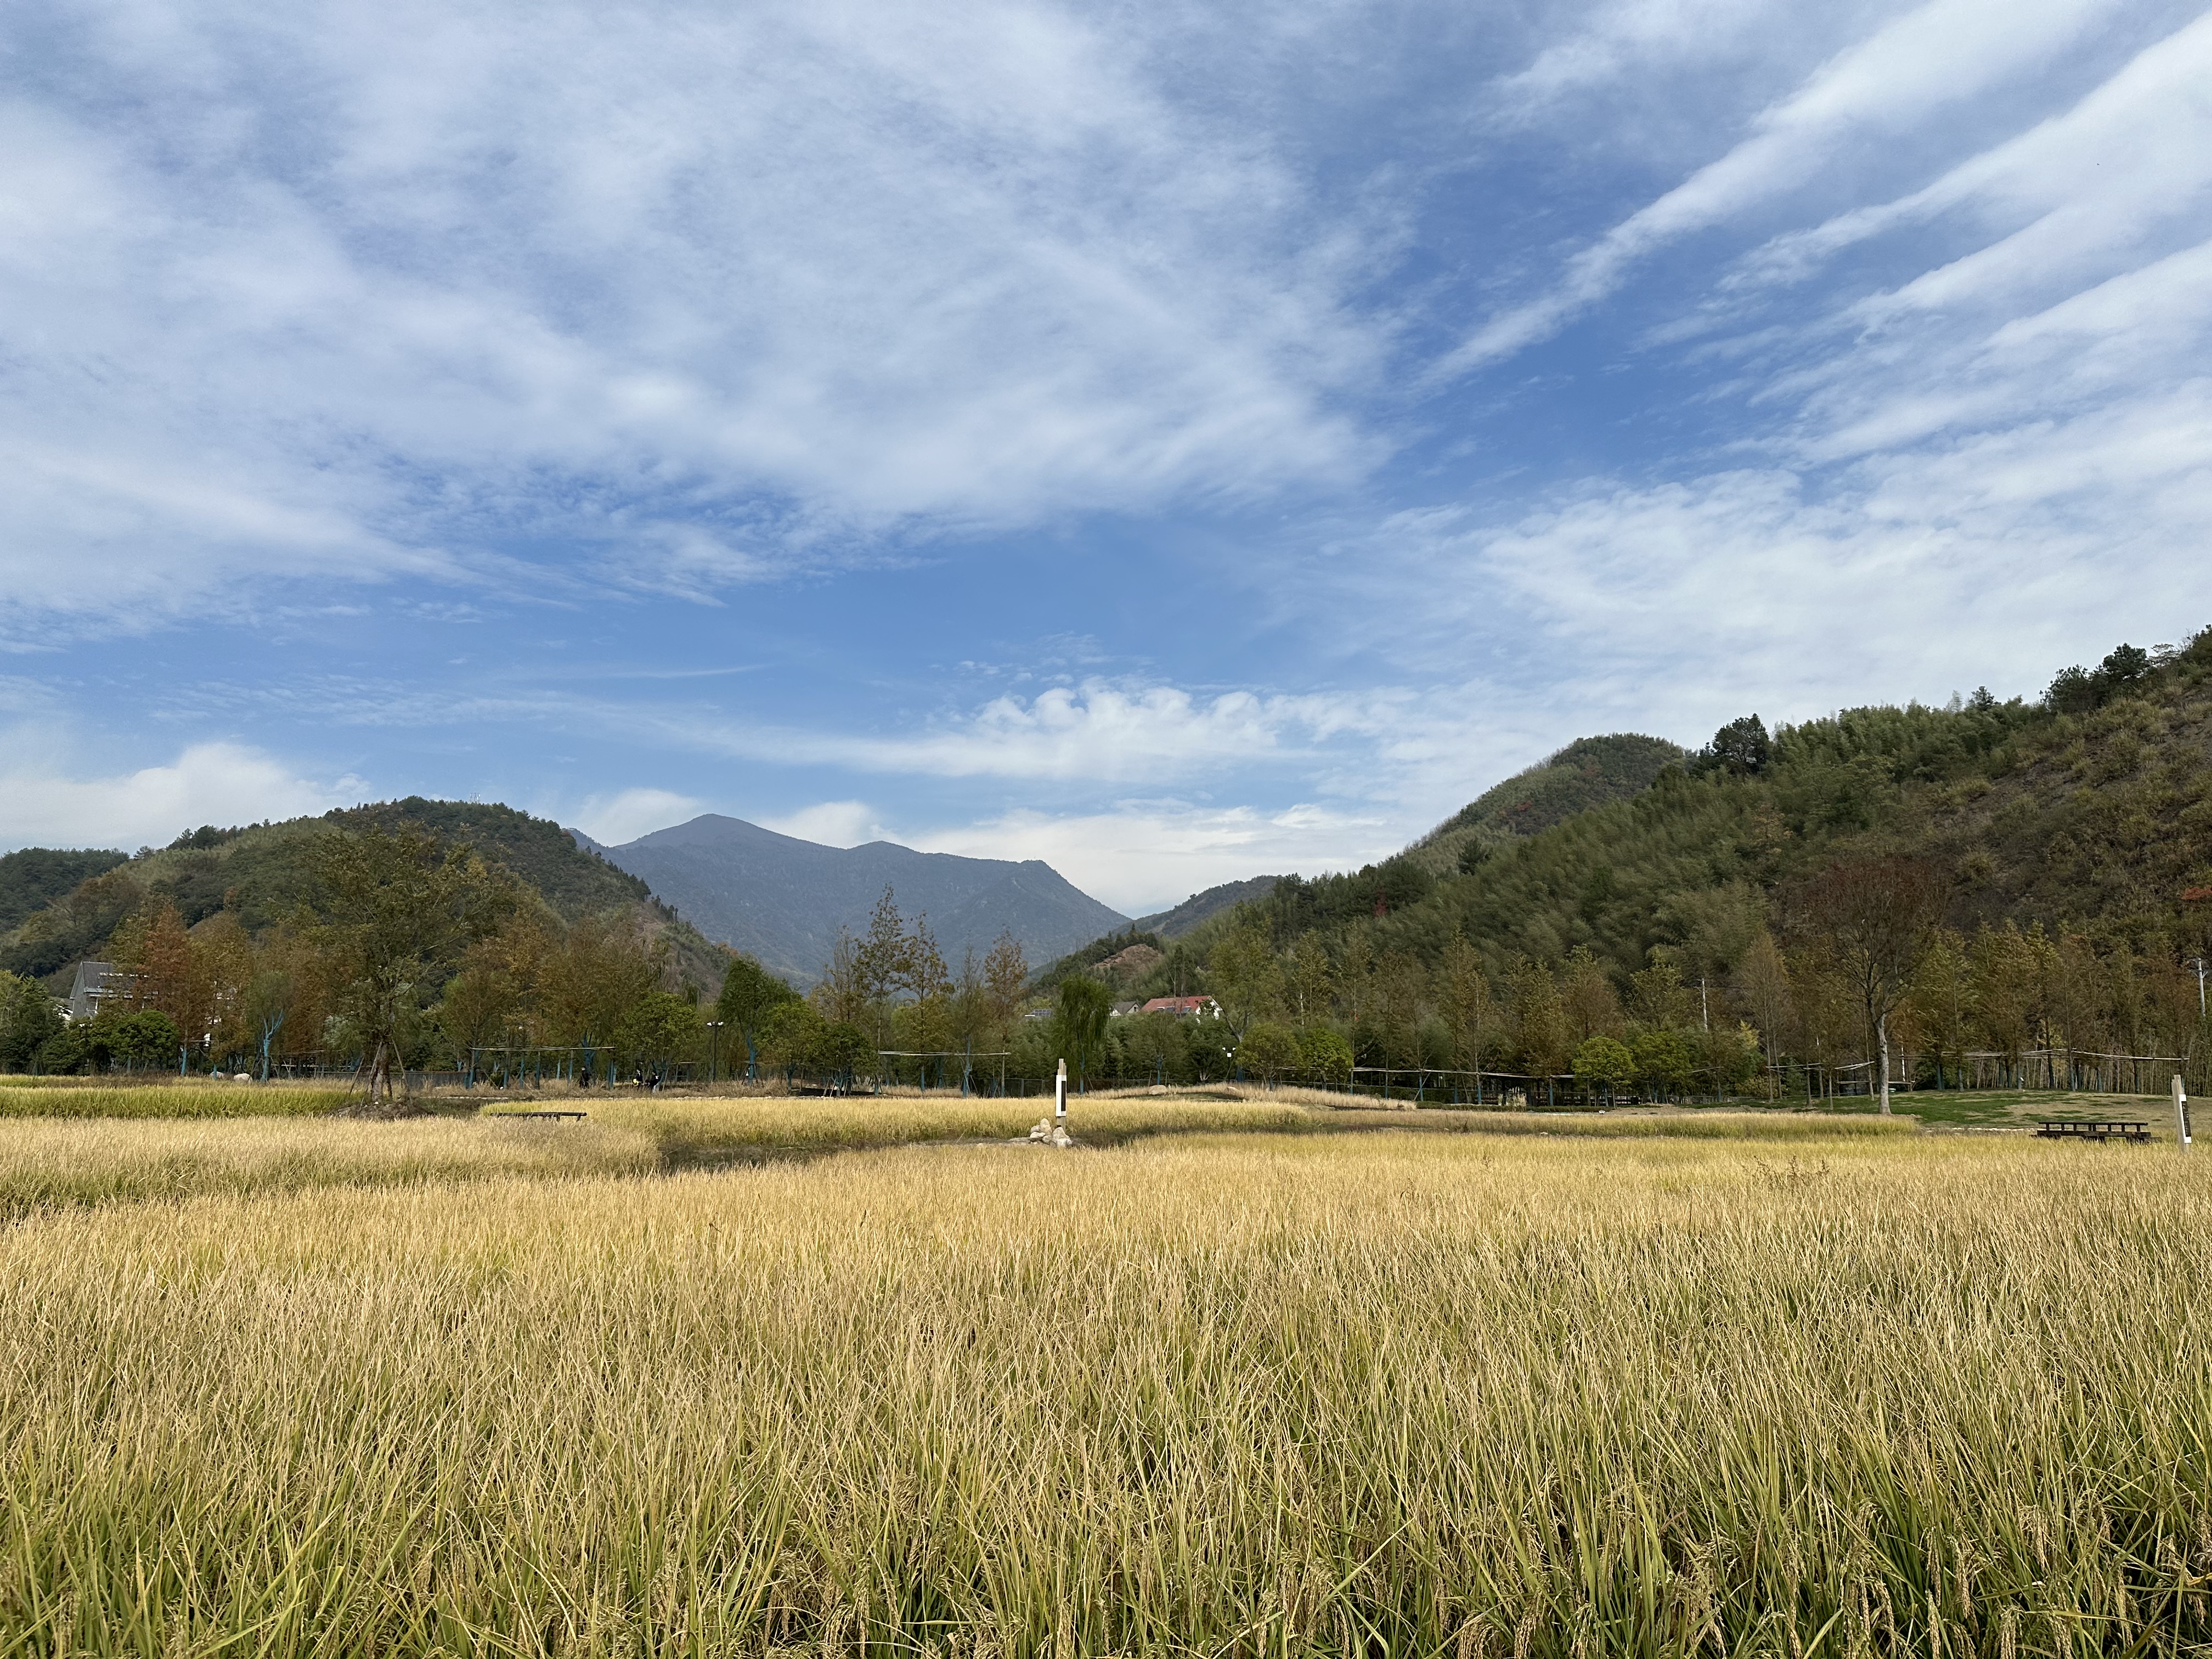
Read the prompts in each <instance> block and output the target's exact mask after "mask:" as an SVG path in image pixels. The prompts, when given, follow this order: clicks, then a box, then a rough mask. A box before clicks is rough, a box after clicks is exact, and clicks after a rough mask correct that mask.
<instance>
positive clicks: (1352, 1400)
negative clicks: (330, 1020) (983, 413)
mask: <svg viewBox="0 0 2212 1659" xmlns="http://www.w3.org/2000/svg"><path fill="white" fill-rule="evenodd" d="M683 1104H684V1103H653V1102H650V1101H648V1102H642V1103H636V1105H635V1109H636V1110H637V1111H639V1112H641V1113H647V1114H649V1113H651V1112H653V1111H657V1110H661V1109H665V1108H666V1107H668V1106H671V1105H674V1106H682V1105H683ZM834 1104H836V1105H837V1106H838V1107H839V1108H840V1109H842V1107H843V1104H844V1103H834ZM917 1104H919V1105H923V1106H927V1108H928V1109H930V1110H931V1111H937V1110H939V1108H938V1106H937V1104H936V1103H917ZM1008 1104H1009V1105H1019V1104H1021V1103H1008ZM769 1105H771V1106H780V1107H781V1109H782V1110H784V1111H785V1112H786V1113H787V1115H796V1114H798V1113H799V1112H801V1111H805V1112H809V1113H811V1112H816V1111H818V1110H820V1109H821V1108H820V1107H817V1106H816V1105H814V1104H812V1103H807V1104H805V1105H804V1106H802V1105H800V1104H799V1103H789V1104H787V1105H786V1104H783V1103H769ZM1033 1109H1034V1108H1033V1105H1032V1106H1030V1108H1029V1109H1024V1110H1022V1111H1018V1112H1017V1113H1016V1114H1015V1117H1016V1120H1017V1121H1016V1123H1015V1125H1014V1128H1015V1129H1018V1128H1024V1127H1026V1122H1027V1121H1034V1116H1033V1115H1032V1114H1033ZM1127 1109H1128V1110H1131V1111H1137V1110H1141V1109H1143V1108H1142V1107H1141V1105H1140V1104H1139V1103H1129V1104H1128V1105H1127ZM1160 1109H1161V1107H1160V1105H1159V1104H1158V1103H1155V1104H1154V1105H1153V1106H1152V1110H1154V1111H1155V1112H1157V1111H1158V1110H1160ZM610 1115H612V1114H610ZM1024 1120H1025V1121H1024ZM969 1121H972V1120H962V1122H963V1123H964V1122H969ZM930 1127H944V1125H943V1122H942V1121H941V1120H936V1121H933V1122H932V1124H931V1126H930ZM587 1129H588V1135H587V1134H586V1133H583V1132H579V1131H578V1130H576V1129H575V1128H574V1126H566V1127H562V1128H560V1129H558V1130H552V1129H549V1128H547V1127H525V1126H520V1125H500V1124H496V1123H490V1122H486V1121H481V1120H479V1121H441V1122H428V1123H420V1122H418V1123H403V1124H353V1123H345V1122H324V1123H300V1122H289V1121H241V1122H234V1123H230V1124H202V1123H179V1124H149V1123H143V1122H134V1123H111V1124H85V1123H70V1124H53V1123H47V1124H40V1125H30V1124H24V1123H9V1124H8V1125H5V1126H0V1140H9V1139H15V1138H16V1137H18V1136H19V1135H21V1133H24V1132H25V1131H27V1130H31V1131H35V1132H36V1133H75V1134H81V1135H82V1134H90V1133H94V1132H98V1133H110V1134H112V1135H114V1136H116V1137H118V1138H117V1139H106V1140H100V1139H81V1140H78V1141H76V1142H73V1143H70V1145H71V1146H72V1148H73V1152H72V1158H73V1159H74V1161H75V1162H76V1163H78V1164H83V1165H86V1166H88V1167H97V1166H100V1165H103V1164H121V1163H125V1162H127V1161H128V1158H129V1145H130V1140H131V1137H133V1136H139V1137H144V1136H147V1135H149V1133H174V1134H179V1135H182V1134H208V1135H210V1136H213V1137H215V1138H216V1140H217V1141H219V1139H220V1138H221V1137H222V1135H225V1134H229V1135H234V1136H237V1137H240V1139H239V1141H238V1143H237V1146H238V1147H240V1148H243V1147H245V1146H246V1145H247V1143H248V1142H249V1141H250V1140H251V1139H252V1137H256V1136H267V1135H278V1136H281V1135H284V1134H288V1133H297V1132H300V1131H303V1130H319V1131H326V1132H328V1133H329V1134H330V1135H331V1137H333V1138H334V1139H332V1141H331V1144H330V1146H328V1147H326V1148H325V1151H324V1152H323V1153H322V1155H323V1156H325V1157H327V1158H337V1157H338V1156H339V1146H340V1143H342V1142H349V1143H350V1146H351V1151H350V1153H349V1156H351V1157H352V1158H354V1160H355V1162H354V1164H353V1165H352V1167H353V1169H354V1170H355V1172H356V1174H355V1176H354V1178H353V1179H351V1180H350V1181H349V1182H347V1183H342V1184H335V1185H321V1186H319V1187H318V1188H317V1189H315V1190H298V1191H285V1190H282V1189H281V1183H273V1182H272V1183H269V1184H266V1185H265V1186H264V1188H261V1189H258V1190H251V1189H246V1188H231V1189H228V1190H210V1191H204V1192H202V1193H201V1194H200V1195H197V1196H191V1197H173V1198H170V1199H168V1200H166V1201H158V1202H149V1201H132V1200H117V1201H91V1200H87V1199H86V1198H84V1197H82V1195H80V1196H76V1197H71V1198H69V1199H67V1200H65V1201H57V1202H53V1203H47V1204H33V1205H30V1206H25V1207H23V1208H21V1209H19V1210H18V1211H17V1212H16V1218H15V1220H14V1221H13V1222H12V1223H11V1224H10V1225H7V1226H6V1227H5V1228H4V1229H0V1505H3V1506H4V1513H0V1655H9V1656H13V1655H16V1654H24V1655H32V1654H36V1655H48V1654H59V1653H64V1652H66V1653H73V1654H74V1653H101V1654H131V1655H149V1656H150V1655H157V1654H158V1655H164V1656H166V1655H188V1654H202V1655H210V1656H212V1655H216V1654H224V1655H228V1654H264V1655H310V1654H312V1655H325V1654H329V1655H372V1654H374V1655H417V1654H422V1655H427V1654H453V1655H461V1654H470V1655H476V1654H485V1655H490V1654H500V1655H510V1654H523V1653H526V1654H533V1655H538V1654H575V1655H586V1654H588V1655H609V1656H612V1655H652V1656H676V1655H687V1656H698V1655H709V1654H732V1655H735V1654H746V1655H751V1654H768V1653H771V1652H778V1651H780V1652H783V1653H786V1654H790V1655H797V1654H800V1653H805V1654H807V1655H810V1656H824V1659H826V1656H833V1655H860V1654H863V1653H866V1654H870V1655H875V1656H890V1655H895V1654H896V1655H909V1654H910V1655H917V1656H919V1655H929V1654H936V1655H944V1656H951V1655H959V1656H963V1659H985V1656H996V1659H1012V1656H1020V1655H1052V1656H1075V1655H1085V1656H1093V1655H1108V1654H1118V1655H1131V1656H1134V1655H1177V1656H1182V1655H1191V1654H1242V1655H1250V1656H1255V1659H1256V1656H1263V1655H1264V1656H1291V1655H1312V1656H1321V1655H1327V1656H1332V1659H1339V1656H1345V1655H1357V1656H1362V1659H1369V1656H1384V1655H1388V1656H1392V1659H1397V1656H1413V1655H1437V1656H1449V1659H1476V1656H1480V1659H1553V1656H1557V1659H1583V1656H1597V1655H1612V1654H1620V1655H1637V1656H1665V1655H1685V1656H1687V1655H1691V1654H1713V1655H1735V1654H1743V1655H1753V1654H1769V1655H1774V1656H1790V1659H1797V1656H1809V1655H1816V1654H1832V1655H1838V1656H1848V1655H1852V1654H1864V1653H1880V1654H1884V1655H1889V1654H1897V1655H1906V1654H1910V1655H1916V1656H1931V1659H1948V1656H1961V1655H1970V1654H1985V1655H1990V1656H1994V1659H2018V1656H2022V1655H2030V1654H2051V1655H2058V1654H2064V1655H2069V1656H2074V1655H2087V1654H2089V1653H2099V1652H2110V1653H2130V1652H2132V1653H2166V1652H2180V1651H2187V1650H2197V1649H2201V1648H2202V1647H2203V1645H2204V1644H2206V1643H2207V1642H2208V1640H2212V1612H2208V1608H2207V1606H2206V1601H2205V1596H2206V1593H2207V1589H2208V1588H2212V1586H2208V1584H2207V1580H2208V1578H2212V1444H2208V1440H2212V1298H2208V1296H2207V1294H2206V1291H2205V1290H2204V1288H2203V1287H2204V1274H2205V1265H2206V1263H2207V1262H2208V1261H2212V1191H2208V1177H2207V1175H2206V1174H2205V1170H2206V1168H2207V1166H2206V1165H2205V1164H2203V1162H2202V1161H2201V1160H2198V1159H2197V1158H2193V1157H2191V1156H2185V1155H2183V1154H2180V1153H2179V1152H2175V1151H2174V1150H2173V1149H2172V1148H2171V1147H2159V1148H2149V1149H2125V1148H2119V1147H2109V1148H2103V1147H2093V1146H2084V1147H2072V1146H2045V1145H2039V1144H2037V1143H2034V1142H2033V1141H2030V1140H2027V1139H2021V1138H2018V1137H2003V1138H1999V1137H1980V1138H1969V1137H1932V1136H1929V1137H1915V1136H1911V1135H1909V1134H1904V1133H1895V1132H1887V1133H1874V1134H1869V1135H1861V1136H1855V1137H1850V1138H1845V1137H1842V1136H1810V1135H1808V1134H1805V1133H1802V1131H1800V1132H1796V1133H1793V1134H1791V1135H1790V1137H1789V1138H1786V1139H1785V1138H1771V1139H1770V1138H1762V1137H1757V1136H1753V1135H1748V1134H1738V1135H1735V1136H1733V1137H1731V1138H1725V1139H1717V1138H1711V1137H1700V1136H1686V1135H1681V1134H1679V1133H1678V1134H1670V1135H1651V1134H1647V1135H1643V1136H1638V1137H1629V1136H1625V1135H1622V1136H1613V1137H1607V1138H1599V1137H1595V1136H1566V1135H1557V1134H1554V1135H1551V1136H1545V1135H1541V1134H1535V1133H1529V1134H1517V1135H1504V1136H1492V1135H1482V1134H1473V1133H1468V1134H1456V1133H1455V1134H1413V1133H1376V1134H1345V1135H1317V1134H1303V1133H1289V1134H1285V1133H1189V1134H1185V1135H1182V1136H1178V1137H1172V1138H1168V1137H1161V1138H1148V1139H1139V1140H1135V1141H1133V1142H1130V1143H1129V1144H1127V1145H1125V1146H1120V1147H1117V1148H1115V1149H1114V1150H1109V1151H1092V1152H1075V1153H1055V1152H1041V1151H1035V1150H1030V1149H1015V1148H1012V1147H1008V1146H910V1147H907V1148H904V1149H899V1150H890V1151H879V1152H855V1153H847V1154H841V1155H837V1156H833V1157H828V1158H821V1159H819V1160H817V1161H814V1162H811V1163H799V1162H769V1163H759V1164H748V1165H746V1166H744V1167H737V1168H732V1169H729V1170H722V1171H717V1172H695V1173H686V1174H678V1175H674V1176H670V1175H665V1174H656V1175H641V1174H630V1173H613V1174H610V1173H604V1172H597V1171H594V1170H592V1168H591V1167H590V1166H591V1165H592V1162H593V1161H594V1159H597V1158H609V1159H614V1160H617V1166H618V1167H622V1166H619V1160H620V1159H621V1158H625V1157H629V1158H634V1159H635V1162H634V1163H633V1164H631V1165H629V1166H627V1167H629V1168H633V1169H637V1170H643V1169H646V1168H648V1167H650V1168H658V1167H659V1152H658V1148H659V1146H663V1145H665V1144H673V1143H674V1141H675V1140H677V1139H682V1137H683V1135H685V1134H688V1135H690V1136H692V1138H693V1140H694V1141H696V1139H698V1138H699V1132H698V1130H697V1128H696V1125H695V1126H693V1127H690V1128H688V1129H686V1128H684V1127H683V1126H682V1125H678V1126H677V1127H673V1128H671V1127H670V1126H669V1124H668V1123H667V1122H666V1121H660V1122H659V1124H658V1127H656V1126H655V1125H654V1124H652V1123H630V1124H626V1125H625V1124H618V1123H616V1122H613V1121H600V1115H599V1113H598V1112H597V1111H596V1110H595V1112H594V1121H593V1122H592V1124H591V1125H589V1126H587ZM447 1131H458V1132H464V1133H472V1134H474V1135H475V1136H477V1139H474V1140H468V1141H462V1140H452V1141H446V1142H438V1143H436V1144H438V1145H439V1146H441V1147H443V1148H446V1149H447V1150H448V1151H453V1149H459V1148H461V1147H464V1146H466V1147H470V1148H473V1149H474V1150H473V1151H472V1152H470V1153H469V1156H471V1157H473V1158H477V1159H479V1160H481V1161H480V1162H479V1163H478V1164H476V1165H473V1166H471V1167H470V1168H467V1169H465V1170H461V1169H453V1170H449V1171H448V1173H451V1174H454V1175H465V1176H468V1177H470V1178H469V1179H468V1180H466V1181H465V1182H462V1181H459V1180H449V1179H447V1178H446V1176H445V1174H441V1173H437V1172H435V1171H434V1170H433V1169H432V1166H431V1164H426V1163H424V1162H422V1159H421V1158H420V1156H419V1155H418V1156H417V1158H416V1162H414V1163H411V1164H410V1163H409V1162H408V1161H407V1158H406V1156H404V1155H402V1154H401V1153H398V1152H392V1150H391V1149H394V1148H404V1147H405V1146H409V1145H410V1144H414V1143H410V1141H409V1140H408V1139H407V1137H408V1136H410V1135H428V1136H431V1137H434V1138H435V1136H436V1135H438V1134H440V1133H444V1132H447ZM679 1131H680V1133H679ZM395 1132H398V1133H395ZM1012 1132H1013V1129H1010V1130H1009V1133H1012ZM784 1133H785V1135H786V1137H787V1142H786V1143H785V1144H796V1143H797V1142H798V1140H799V1139H801V1138H802V1137H803V1134H804V1133H805V1132H804V1131H803V1130H802V1129H801V1128H799V1127H787V1128H786V1129H785V1131H784ZM592 1135H595V1136H599V1137H603V1138H605V1139H604V1143H603V1145H601V1147H600V1150H599V1151H596V1152H594V1151H588V1150H586V1149H587V1147H588V1146H591V1145H593V1144H597V1143H592V1142H590V1141H589V1139H588V1136H592ZM623 1137H632V1138H633V1139H627V1140H625V1139H622V1138H623ZM659 1137H667V1138H668V1139H660V1138H659ZM533 1138H534V1139H533ZM920 1138H926V1139H951V1138H952V1137H951V1136H944V1135H935V1134H933V1135H930V1136H927V1137H920ZM685 1144H691V1142H686V1143H685ZM204 1146H206V1148H207V1151H206V1154H205V1155H206V1156H208V1157H210V1158H214V1157H216V1150H215V1146H216V1141H210V1142H207V1143H204ZM562 1146H567V1147H568V1148H571V1149H572V1150H571V1151H569V1152H559V1151H556V1149H557V1148H560V1147H562ZM622 1147H627V1148H628V1149H629V1150H628V1151H627V1152H623V1151H621V1150H618V1149H620V1148H622ZM370 1149H378V1150H370ZM454 1155H455V1156H458V1155H459V1153H458V1152H454ZM237 1156H239V1157H241V1158H243V1157H246V1153H245V1152H238V1153H237ZM501 1158H508V1159H512V1160H514V1161H513V1163H512V1164H507V1165H506V1166H501V1164H500V1163H499V1160H500V1159H501ZM530 1158H537V1159H538V1160H540V1161H539V1162H538V1163H535V1164H532V1163H529V1162H527V1160H528V1159H530ZM562 1158H566V1159H568V1162H566V1163H562V1162H558V1161H557V1160H559V1159H562ZM379 1159H382V1160H383V1162H382V1163H381V1164H379V1162H378V1160H379ZM377 1169H381V1170H384V1172H385V1173H384V1174H382V1175H378V1174H376V1173H375V1170H377ZM387 1179H388V1180H390V1181H392V1182H402V1183H406V1184H398V1185H382V1184H379V1183H380V1182H382V1181H384V1180H387ZM125 1190H128V1189H127V1188H118V1191H119V1192H120V1191H125ZM175 1190H179V1191H181V1190H183V1188H177V1189H175Z"/></svg>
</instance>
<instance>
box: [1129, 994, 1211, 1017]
mask: <svg viewBox="0 0 2212 1659" xmlns="http://www.w3.org/2000/svg"><path fill="white" fill-rule="evenodd" d="M1212 1006H1213V999H1212V997H1154V998H1153V999H1152V1000H1151V1001H1150V1002H1148V1003H1146V1005H1145V1006H1144V1008H1143V1010H1142V1011H1141V1012H1145V1013H1147V1014H1195V1013H1198V1012H1200V1011H1201V1010H1204V1009H1206V1008H1211V1007H1212Z"/></svg>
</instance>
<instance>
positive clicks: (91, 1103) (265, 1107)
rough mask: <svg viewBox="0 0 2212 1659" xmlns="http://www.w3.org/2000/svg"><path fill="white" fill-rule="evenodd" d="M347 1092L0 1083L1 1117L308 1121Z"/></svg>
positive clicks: (301, 1087)
mask: <svg viewBox="0 0 2212 1659" xmlns="http://www.w3.org/2000/svg"><path fill="white" fill-rule="evenodd" d="M349 1094H350V1091H348V1090H346V1089H343V1088H332V1087H318V1086H317V1085H313V1084H304V1083H232V1082H225V1081H222V1080H221V1079H207V1078H195V1079H191V1080H189V1081H185V1080H174V1081H169V1082H163V1083H136V1082H133V1083H118V1082H111V1081H109V1080H108V1079H104V1078H89V1077H88V1078H40V1079H37V1080H36V1081H35V1082H33V1081H32V1080H30V1079H21V1080H20V1081H17V1082H14V1083H8V1082H0V1118H5V1117H137V1118H170V1117H185V1118H218V1117H312V1116H316V1115H320V1114H323V1113H327V1112H331V1111H335V1110H336V1109H337V1108H338V1107H340V1106H342V1105H343V1104H344V1103H345V1102H346V1100H347V1099H348V1098H349Z"/></svg>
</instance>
